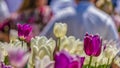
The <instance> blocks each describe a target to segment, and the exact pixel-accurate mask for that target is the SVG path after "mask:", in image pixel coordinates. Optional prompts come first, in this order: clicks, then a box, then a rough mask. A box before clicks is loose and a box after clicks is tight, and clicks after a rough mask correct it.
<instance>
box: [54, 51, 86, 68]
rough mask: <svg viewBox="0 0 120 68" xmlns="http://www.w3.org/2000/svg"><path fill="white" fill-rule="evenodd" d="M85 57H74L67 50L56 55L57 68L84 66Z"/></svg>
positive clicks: (80, 67) (79, 67) (78, 67)
mask: <svg viewBox="0 0 120 68" xmlns="http://www.w3.org/2000/svg"><path fill="white" fill-rule="evenodd" d="M84 59H85V57H78V56H76V57H72V56H71V55H69V54H68V53H67V52H65V51H61V52H60V53H58V54H56V56H55V68H82V66H83V63H84Z"/></svg>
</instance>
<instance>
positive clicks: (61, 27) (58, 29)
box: [53, 23, 67, 38]
mask: <svg viewBox="0 0 120 68" xmlns="http://www.w3.org/2000/svg"><path fill="white" fill-rule="evenodd" d="M53 32H54V35H55V36H56V37H57V38H61V37H64V36H65V35H66V33H67V24H65V23H55V25H54V31H53Z"/></svg>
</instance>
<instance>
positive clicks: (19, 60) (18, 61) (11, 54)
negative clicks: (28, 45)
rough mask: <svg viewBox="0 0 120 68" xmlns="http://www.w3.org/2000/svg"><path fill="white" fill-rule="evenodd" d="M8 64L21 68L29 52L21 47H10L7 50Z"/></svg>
mask: <svg viewBox="0 0 120 68" xmlns="http://www.w3.org/2000/svg"><path fill="white" fill-rule="evenodd" d="M8 58H9V61H10V64H11V65H12V66H14V67H17V68H23V67H24V66H25V65H26V63H27V61H28V58H29V53H27V51H25V50H23V49H21V48H11V49H9V50H8Z"/></svg>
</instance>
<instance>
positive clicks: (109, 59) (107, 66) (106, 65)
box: [106, 58, 110, 68]
mask: <svg viewBox="0 0 120 68" xmlns="http://www.w3.org/2000/svg"><path fill="white" fill-rule="evenodd" d="M109 61H110V59H109V58H108V61H107V65H106V68H108V67H109Z"/></svg>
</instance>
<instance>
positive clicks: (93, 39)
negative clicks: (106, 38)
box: [84, 33, 102, 57]
mask: <svg viewBox="0 0 120 68" xmlns="http://www.w3.org/2000/svg"><path fill="white" fill-rule="evenodd" d="M101 47H102V41H101V39H100V36H99V35H94V36H93V35H88V34H87V33H86V35H85V38H84V51H85V53H86V54H87V55H88V56H95V57H97V56H99V55H100V53H101Z"/></svg>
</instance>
